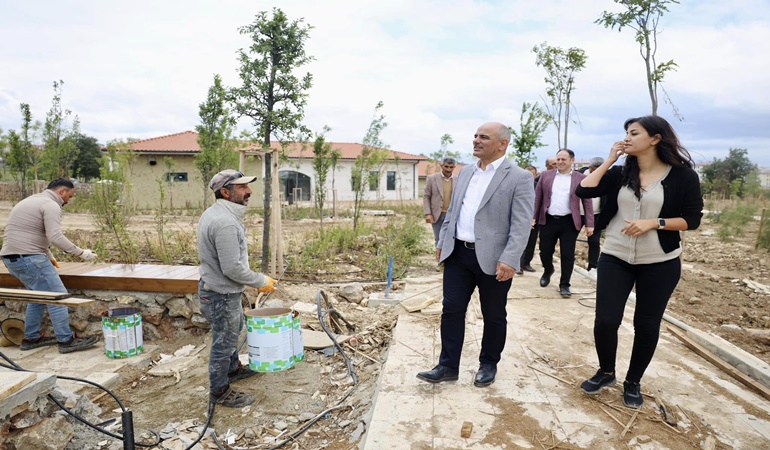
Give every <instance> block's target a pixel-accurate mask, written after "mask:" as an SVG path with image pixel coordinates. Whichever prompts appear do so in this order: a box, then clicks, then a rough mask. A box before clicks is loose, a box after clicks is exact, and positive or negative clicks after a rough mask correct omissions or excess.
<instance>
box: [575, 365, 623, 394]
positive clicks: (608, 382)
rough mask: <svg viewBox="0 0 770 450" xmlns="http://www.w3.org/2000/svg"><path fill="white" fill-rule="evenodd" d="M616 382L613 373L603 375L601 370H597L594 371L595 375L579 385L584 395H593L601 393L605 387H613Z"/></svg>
mask: <svg viewBox="0 0 770 450" xmlns="http://www.w3.org/2000/svg"><path fill="white" fill-rule="evenodd" d="M616 382H617V379H616V378H615V372H612V373H611V374H607V373H604V371H603V370H602V369H599V370H597V371H596V375H594V376H592V377H591V378H590V379H588V380H585V381H584V382H583V383H582V384H581V385H580V389H582V390H583V392H585V393H586V394H591V395H593V394H598V393H599V392H601V390H602V389H604V387H605V386H615V383H616Z"/></svg>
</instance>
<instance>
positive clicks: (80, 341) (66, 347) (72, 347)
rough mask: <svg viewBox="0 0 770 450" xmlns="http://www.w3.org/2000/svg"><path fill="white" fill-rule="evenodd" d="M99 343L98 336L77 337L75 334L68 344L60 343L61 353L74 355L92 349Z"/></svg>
mask: <svg viewBox="0 0 770 450" xmlns="http://www.w3.org/2000/svg"><path fill="white" fill-rule="evenodd" d="M97 342H99V337H98V336H88V337H82V338H80V337H77V336H75V335H74V334H73V335H72V337H71V338H70V340H69V341H67V342H59V353H72V352H77V351H80V350H85V349H87V348H91V347H93V346H94V345H96V343H97Z"/></svg>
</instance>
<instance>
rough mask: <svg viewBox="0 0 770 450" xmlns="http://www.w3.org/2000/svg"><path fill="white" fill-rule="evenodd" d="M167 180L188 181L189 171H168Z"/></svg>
mask: <svg viewBox="0 0 770 450" xmlns="http://www.w3.org/2000/svg"><path fill="white" fill-rule="evenodd" d="M166 181H168V182H185V183H187V172H168V173H167V174H166Z"/></svg>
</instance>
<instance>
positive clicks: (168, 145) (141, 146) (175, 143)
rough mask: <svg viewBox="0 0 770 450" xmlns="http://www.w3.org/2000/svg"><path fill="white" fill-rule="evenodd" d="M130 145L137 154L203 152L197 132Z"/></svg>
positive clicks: (161, 137) (156, 138) (184, 132)
mask: <svg viewBox="0 0 770 450" xmlns="http://www.w3.org/2000/svg"><path fill="white" fill-rule="evenodd" d="M130 145H131V149H132V150H133V151H135V152H163V153H198V152H200V151H201V147H200V146H199V145H198V133H196V132H195V131H183V132H181V133H176V134H169V135H166V136H160V137H155V138H150V139H142V140H139V141H134V142H131V143H130Z"/></svg>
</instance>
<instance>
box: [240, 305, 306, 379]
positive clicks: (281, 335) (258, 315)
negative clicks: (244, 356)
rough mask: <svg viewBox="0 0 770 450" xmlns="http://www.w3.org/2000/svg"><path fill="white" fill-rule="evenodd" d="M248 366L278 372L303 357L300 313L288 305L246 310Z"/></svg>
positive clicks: (260, 370)
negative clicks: (286, 306) (285, 306)
mask: <svg viewBox="0 0 770 450" xmlns="http://www.w3.org/2000/svg"><path fill="white" fill-rule="evenodd" d="M246 339H247V342H248V345H249V368H250V369H251V370H253V371H255V372H278V371H281V370H286V369H289V368H291V367H293V366H294V364H296V363H298V362H300V361H302V360H303V359H305V353H304V349H303V345H302V330H301V326H300V319H299V313H298V312H297V311H292V310H291V309H288V308H258V309H252V310H249V311H246Z"/></svg>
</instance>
